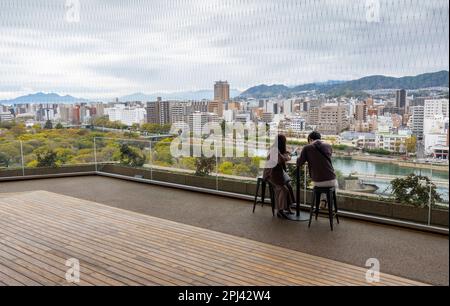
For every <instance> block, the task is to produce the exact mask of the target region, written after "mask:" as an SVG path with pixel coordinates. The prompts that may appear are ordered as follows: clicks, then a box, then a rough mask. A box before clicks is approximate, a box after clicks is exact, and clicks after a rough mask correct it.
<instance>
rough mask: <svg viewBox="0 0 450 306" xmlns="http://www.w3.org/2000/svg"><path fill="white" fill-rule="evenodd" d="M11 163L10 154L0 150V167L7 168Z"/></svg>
mask: <svg viewBox="0 0 450 306" xmlns="http://www.w3.org/2000/svg"><path fill="white" fill-rule="evenodd" d="M10 163H11V156H9V155H7V154H5V153H3V152H0V167H4V168H8V167H9V164H10Z"/></svg>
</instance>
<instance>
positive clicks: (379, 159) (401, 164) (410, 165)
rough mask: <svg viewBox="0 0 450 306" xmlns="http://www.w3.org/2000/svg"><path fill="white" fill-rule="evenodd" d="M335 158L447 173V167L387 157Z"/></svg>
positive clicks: (347, 156)
mask: <svg viewBox="0 0 450 306" xmlns="http://www.w3.org/2000/svg"><path fill="white" fill-rule="evenodd" d="M336 156H338V157H341V158H348V159H352V160H358V161H367V162H374V163H383V164H386V163H388V164H392V165H397V166H399V167H402V168H415V169H425V170H433V171H440V172H447V173H448V171H449V170H448V165H436V164H425V163H418V162H411V161H404V160H396V159H393V158H389V157H380V156H374V155H369V156H367V155H346V154H337V155H336Z"/></svg>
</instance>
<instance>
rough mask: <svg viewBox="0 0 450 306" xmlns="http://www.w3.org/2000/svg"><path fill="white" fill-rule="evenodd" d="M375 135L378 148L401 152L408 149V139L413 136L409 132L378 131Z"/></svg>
mask: <svg viewBox="0 0 450 306" xmlns="http://www.w3.org/2000/svg"><path fill="white" fill-rule="evenodd" d="M375 136H376V139H375V142H376V145H377V147H378V148H380V149H384V150H387V151H391V152H400V153H404V152H405V151H406V140H407V139H408V138H410V137H411V136H410V135H407V134H390V133H376V135H375Z"/></svg>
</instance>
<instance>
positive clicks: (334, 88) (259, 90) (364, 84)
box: [0, 71, 449, 104]
mask: <svg viewBox="0 0 450 306" xmlns="http://www.w3.org/2000/svg"><path fill="white" fill-rule="evenodd" d="M431 87H447V88H448V87H449V72H448V71H439V72H434V73H425V74H420V75H417V76H407V77H401V78H394V77H387V76H383V75H373V76H367V77H364V78H361V79H357V80H352V81H327V82H322V83H309V84H303V85H299V86H294V87H288V86H286V85H259V86H255V87H251V88H249V89H247V90H246V91H244V92H242V93H241V92H239V91H238V90H236V89H232V90H231V92H230V96H231V97H232V98H234V97H238V98H255V99H262V98H271V97H277V96H283V97H289V96H292V95H294V94H298V93H301V92H305V91H316V92H318V93H323V94H326V95H329V96H344V95H358V94H361V93H362V94H364V91H368V90H379V89H400V88H402V89H407V90H414V89H422V88H431ZM213 96H214V91H213V90H199V91H184V92H173V93H153V94H144V93H134V94H131V95H127V96H123V97H120V98H119V100H120V101H144V102H145V101H155V100H156V98H157V97H162V98H163V99H165V100H202V99H212V98H213ZM111 100H112V99H95V101H103V102H108V101H111ZM89 101H90V100H89V99H84V98H77V97H73V96H70V95H65V96H61V95H59V94H57V93H43V92H38V93H35V94H29V95H26V96H21V97H17V98H15V99H11V100H0V104H21V103H23V104H26V103H81V102H89ZM91 101H92V100H91Z"/></svg>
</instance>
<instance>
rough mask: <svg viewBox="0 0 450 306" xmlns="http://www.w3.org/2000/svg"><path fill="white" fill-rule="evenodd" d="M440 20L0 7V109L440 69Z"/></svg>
mask: <svg viewBox="0 0 450 306" xmlns="http://www.w3.org/2000/svg"><path fill="white" fill-rule="evenodd" d="M66 2H68V3H66ZM77 2H79V14H78V12H77ZM377 8H378V9H377ZM448 14H449V2H448V0H427V1H424V0H380V1H379V2H378V4H377V0H368V3H366V0H220V1H218V0H68V1H66V0H39V1H36V0H0V99H5V98H14V97H16V96H19V95H23V94H28V93H33V92H37V91H44V92H57V93H60V94H71V95H74V96H79V97H86V98H96V97H97V98H99V97H115V96H122V95H126V94H130V93H134V92H144V93H152V92H164V91H166V92H175V91H189V90H200V89H210V88H212V87H213V83H214V81H216V80H228V81H229V82H230V84H231V87H232V88H237V89H241V90H245V89H247V88H248V87H250V86H254V85H258V84H262V83H264V84H280V83H283V84H286V85H297V84H302V83H306V82H316V81H326V80H347V79H355V78H358V77H362V76H366V75H371V74H384V75H390V76H404V75H416V74H420V73H424V72H433V71H438V70H444V69H445V70H448V67H449V62H448V54H449V39H448V36H449V15H448ZM78 16H79V20H78Z"/></svg>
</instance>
